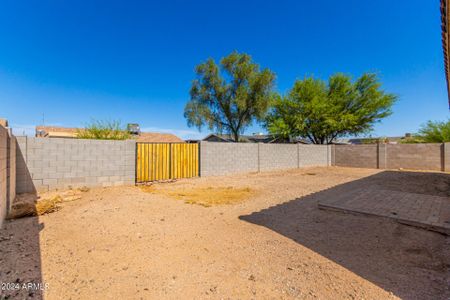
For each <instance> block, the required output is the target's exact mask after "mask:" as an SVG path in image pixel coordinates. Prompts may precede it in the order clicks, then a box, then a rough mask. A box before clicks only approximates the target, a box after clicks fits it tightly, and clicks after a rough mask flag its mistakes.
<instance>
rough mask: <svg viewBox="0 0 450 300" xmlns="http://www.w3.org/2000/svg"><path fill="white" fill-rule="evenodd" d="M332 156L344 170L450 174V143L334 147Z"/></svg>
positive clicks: (336, 164)
mask: <svg viewBox="0 0 450 300" xmlns="http://www.w3.org/2000/svg"><path fill="white" fill-rule="evenodd" d="M332 152H333V158H334V159H333V165H335V166H341V167H354V168H373V169H377V168H378V169H409V170H428V171H444V172H449V171H450V143H444V144H438V143H436V144H379V145H377V144H371V145H333V146H332Z"/></svg>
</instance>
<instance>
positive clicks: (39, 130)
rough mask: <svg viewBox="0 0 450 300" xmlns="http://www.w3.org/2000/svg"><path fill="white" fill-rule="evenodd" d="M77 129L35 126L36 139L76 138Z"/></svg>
mask: <svg viewBox="0 0 450 300" xmlns="http://www.w3.org/2000/svg"><path fill="white" fill-rule="evenodd" d="M78 130H79V128H68V127H58V126H36V137H42V138H73V139H74V138H76V137H77V132H78Z"/></svg>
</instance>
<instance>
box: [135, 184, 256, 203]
mask: <svg viewBox="0 0 450 300" xmlns="http://www.w3.org/2000/svg"><path fill="white" fill-rule="evenodd" d="M141 189H142V190H143V191H144V192H147V193H155V194H164V195H167V196H169V197H171V198H175V199H178V200H183V201H184V202H185V203H189V204H197V205H201V206H205V207H210V206H213V205H229V204H236V203H240V202H243V201H245V200H247V199H249V198H250V197H251V196H253V195H255V193H256V192H255V190H252V189H251V188H249V187H245V188H237V187H232V186H227V187H211V186H208V187H192V188H174V189H167V188H164V189H162V188H157V187H155V186H142V187H141Z"/></svg>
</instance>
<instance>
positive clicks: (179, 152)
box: [136, 143, 199, 183]
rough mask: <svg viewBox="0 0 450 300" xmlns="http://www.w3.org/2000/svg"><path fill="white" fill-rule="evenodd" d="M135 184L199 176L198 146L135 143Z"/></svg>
mask: <svg viewBox="0 0 450 300" xmlns="http://www.w3.org/2000/svg"><path fill="white" fill-rule="evenodd" d="M136 147H137V149H136V182H137V183H143V182H149V181H157V180H168V179H177V178H189V177H196V176H198V175H199V153H198V151H199V150H198V144H189V143H136Z"/></svg>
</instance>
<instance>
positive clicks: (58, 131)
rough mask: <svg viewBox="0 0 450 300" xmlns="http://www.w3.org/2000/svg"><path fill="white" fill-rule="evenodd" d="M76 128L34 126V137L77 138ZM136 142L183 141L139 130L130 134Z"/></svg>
mask: <svg viewBox="0 0 450 300" xmlns="http://www.w3.org/2000/svg"><path fill="white" fill-rule="evenodd" d="M78 130H83V129H82V128H69V127H57V126H36V137H42V138H74V139H76V138H77V132H78ZM132 137H133V138H134V139H136V141H138V142H146V143H183V142H184V141H183V140H182V139H180V138H179V137H177V136H176V135H173V134H170V133H158V132H141V133H139V134H136V135H132Z"/></svg>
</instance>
